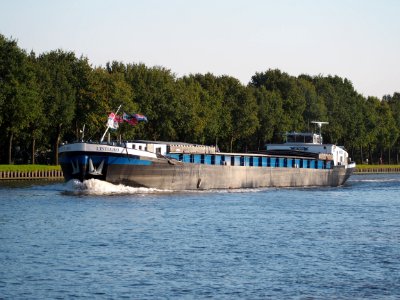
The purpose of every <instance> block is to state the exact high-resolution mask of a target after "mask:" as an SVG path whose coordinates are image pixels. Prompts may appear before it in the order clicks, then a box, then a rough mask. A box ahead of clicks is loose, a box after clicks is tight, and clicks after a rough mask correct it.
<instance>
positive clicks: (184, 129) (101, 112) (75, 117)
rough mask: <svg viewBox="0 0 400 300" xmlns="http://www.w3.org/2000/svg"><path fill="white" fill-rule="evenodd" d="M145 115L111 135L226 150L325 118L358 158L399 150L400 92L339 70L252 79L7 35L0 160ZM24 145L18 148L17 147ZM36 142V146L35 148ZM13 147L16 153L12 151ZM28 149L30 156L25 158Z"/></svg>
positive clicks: (328, 132)
mask: <svg viewBox="0 0 400 300" xmlns="http://www.w3.org/2000/svg"><path fill="white" fill-rule="evenodd" d="M119 105H122V109H121V111H120V113H122V112H123V111H125V112H127V113H142V114H144V115H146V116H147V118H148V120H149V121H148V122H147V123H140V124H138V125H137V126H135V127H132V126H130V125H129V124H127V123H123V124H120V128H119V129H118V130H117V131H112V132H111V134H112V138H113V139H116V138H119V137H121V138H122V139H124V140H128V139H150V140H167V141H171V140H175V141H182V142H191V143H200V144H218V146H219V148H220V149H221V150H222V151H246V150H262V149H264V145H265V143H270V142H281V141H282V134H283V133H284V132H287V131H309V130H315V129H316V128H315V127H314V125H313V124H312V123H311V122H312V121H328V122H329V126H325V127H324V128H323V133H324V138H325V142H329V143H336V144H339V145H343V146H345V147H346V148H347V149H348V150H349V151H350V152H351V156H352V157H353V158H355V159H357V160H359V161H360V162H361V161H364V160H365V159H366V158H368V159H369V161H370V163H372V162H378V159H379V158H380V157H383V159H384V161H385V162H389V163H390V162H391V160H392V158H396V162H399V157H400V138H399V131H400V93H394V94H393V96H390V95H387V96H385V97H384V98H383V99H382V100H379V99H377V98H374V97H367V98H365V97H363V96H362V95H360V94H358V93H357V92H356V91H355V89H354V87H353V85H352V83H351V82H350V81H349V80H348V79H345V78H341V77H338V76H309V75H300V76H298V77H295V76H290V75H289V74H287V73H285V72H282V71H280V70H278V69H275V70H271V69H270V70H267V71H265V72H259V73H256V74H255V75H254V76H252V78H251V81H250V83H249V84H248V85H247V86H245V85H243V84H242V83H241V82H240V81H239V80H237V79H236V78H233V77H230V76H215V75H213V74H211V73H207V74H190V75H188V76H183V77H181V78H177V77H176V76H175V74H173V73H172V71H171V70H168V69H166V68H163V67H148V66H146V65H144V64H124V63H122V62H118V61H113V62H109V63H107V64H106V66H105V67H92V66H91V65H90V64H89V62H88V59H87V58H85V57H80V58H77V57H76V56H75V54H74V53H73V52H66V51H63V50H55V51H50V52H48V53H42V54H39V55H38V56H36V55H35V54H34V53H30V54H29V55H28V54H27V53H26V52H25V51H23V50H21V49H20V48H19V47H18V45H17V42H16V41H14V40H10V39H7V38H5V37H4V36H2V35H0V130H1V132H3V135H4V138H3V139H1V140H0V161H1V162H13V161H14V160H15V161H16V162H18V161H17V157H22V156H24V155H25V156H26V157H28V158H25V159H24V160H25V161H27V160H28V159H29V157H30V158H31V161H33V160H32V158H33V157H35V156H36V155H37V154H38V152H39V151H37V150H36V148H37V149H38V150H40V152H41V153H42V154H41V155H42V158H43V159H44V160H46V161H47V159H48V157H47V156H48V153H49V152H48V150H49V149H50V148H52V149H53V151H52V153H53V154H54V159H53V163H55V164H57V156H58V155H57V149H58V146H59V143H60V142H61V141H64V140H68V141H74V140H77V139H79V138H81V134H82V133H81V132H80V130H81V129H82V128H83V126H84V125H85V128H86V130H85V139H91V140H99V139H100V137H101V135H102V133H103V132H104V130H105V128H106V121H107V116H108V114H109V113H110V112H115V110H116V109H117V107H119ZM17 149H18V150H17ZM30 149H31V150H30ZM14 152H15V153H14ZM27 153H30V155H27Z"/></svg>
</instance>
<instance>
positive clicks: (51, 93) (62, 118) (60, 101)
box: [37, 50, 77, 165]
mask: <svg viewBox="0 0 400 300" xmlns="http://www.w3.org/2000/svg"><path fill="white" fill-rule="evenodd" d="M37 61H38V67H39V74H40V78H39V79H40V83H41V89H42V91H43V93H42V97H43V101H44V104H45V111H46V113H47V116H48V118H49V119H48V133H49V135H50V141H51V143H52V145H53V154H54V156H53V163H54V164H56V165H57V164H58V148H59V144H60V142H61V138H62V137H63V134H64V132H66V131H68V130H71V128H72V126H71V125H72V121H73V119H74V116H75V103H76V89H75V87H74V84H75V81H76V77H75V74H74V64H76V63H77V59H76V57H75V54H74V53H72V52H64V51H62V50H56V51H51V52H49V53H46V54H42V55H40V56H39V57H38V60H37Z"/></svg>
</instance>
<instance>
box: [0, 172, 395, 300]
mask: <svg viewBox="0 0 400 300" xmlns="http://www.w3.org/2000/svg"><path fill="white" fill-rule="evenodd" d="M0 298H1V299H43V298H51V299H55V298H60V299H61V298H62V299H64V298H90V299H92V298H98V299H103V298H108V299H111V298H113V299H117V298H118V299H119V298H128V299H203V298H215V299H266V298H272V299H273V298H278V299H298V298H305V299H326V298H330V299H332V298H334V299H398V298H400V175H384V174H382V175H355V176H353V177H351V179H350V180H349V181H348V183H347V184H346V185H345V186H343V187H339V188H304V189H299V188H286V189H276V188H269V189H253V190H219V191H212V192H180V193H176V192H172V191H157V190H149V189H134V188H130V187H126V186H115V185H111V184H107V183H102V182H99V181H94V180H92V181H88V182H85V183H84V184H80V183H77V182H68V183H65V184H64V183H57V184H54V183H53V184H46V185H43V184H39V185H38V184H36V185H35V184H32V183H28V184H26V185H25V186H15V185H14V186H10V185H4V184H2V186H0Z"/></svg>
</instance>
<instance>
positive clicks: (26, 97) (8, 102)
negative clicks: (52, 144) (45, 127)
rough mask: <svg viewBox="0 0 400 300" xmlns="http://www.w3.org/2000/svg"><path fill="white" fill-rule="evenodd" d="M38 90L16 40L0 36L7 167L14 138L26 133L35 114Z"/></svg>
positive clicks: (0, 100)
mask: <svg viewBox="0 0 400 300" xmlns="http://www.w3.org/2000/svg"><path fill="white" fill-rule="evenodd" d="M37 97H38V91H37V86H36V81H35V74H34V70H33V65H32V64H30V62H29V60H28V56H27V54H26V53H25V52H24V51H23V50H21V49H19V48H18V46H17V43H16V41H14V40H7V39H6V38H4V36H2V35H0V104H1V109H0V110H1V116H2V117H1V119H0V124H1V130H2V131H3V132H5V133H6V136H7V140H8V159H7V161H8V163H9V164H11V163H12V162H13V160H12V150H13V142H14V138H15V137H17V136H18V135H20V134H21V133H22V132H23V131H24V130H26V129H27V128H28V126H29V124H30V123H32V121H33V120H34V118H35V115H36V114H37V113H38V111H37V108H38V105H37V104H38V101H37Z"/></svg>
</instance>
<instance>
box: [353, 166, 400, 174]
mask: <svg viewBox="0 0 400 300" xmlns="http://www.w3.org/2000/svg"><path fill="white" fill-rule="evenodd" d="M354 173H355V174H386V173H400V165H357V167H356V170H355V171H354Z"/></svg>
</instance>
